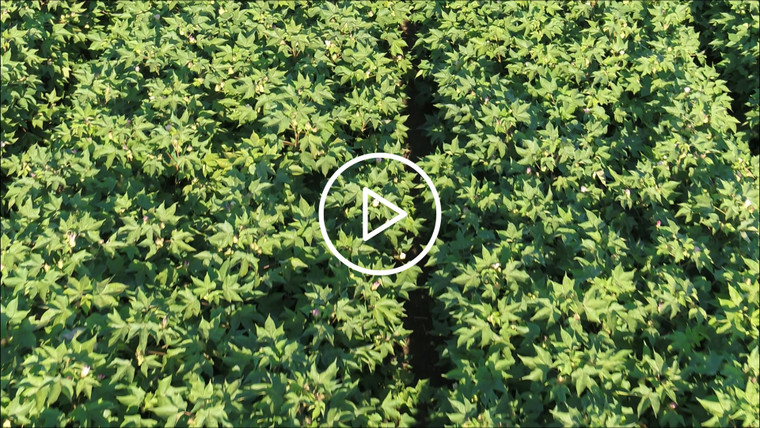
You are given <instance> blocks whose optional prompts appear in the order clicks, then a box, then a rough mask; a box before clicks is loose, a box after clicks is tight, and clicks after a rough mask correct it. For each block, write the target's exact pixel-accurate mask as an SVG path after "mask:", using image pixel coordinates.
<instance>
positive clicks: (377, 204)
mask: <svg viewBox="0 0 760 428" xmlns="http://www.w3.org/2000/svg"><path fill="white" fill-rule="evenodd" d="M379 205H380V201H378V200H377V199H375V200H374V201H372V206H373V207H377V206H379Z"/></svg>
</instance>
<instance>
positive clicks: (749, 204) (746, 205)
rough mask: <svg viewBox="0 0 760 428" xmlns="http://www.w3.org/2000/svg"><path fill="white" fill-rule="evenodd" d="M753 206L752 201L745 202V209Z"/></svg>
mask: <svg viewBox="0 0 760 428" xmlns="http://www.w3.org/2000/svg"><path fill="white" fill-rule="evenodd" d="M751 205H752V201H750V200H749V199H747V200H746V201H744V208H749V207H750V206H751Z"/></svg>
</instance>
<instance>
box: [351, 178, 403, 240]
mask: <svg viewBox="0 0 760 428" xmlns="http://www.w3.org/2000/svg"><path fill="white" fill-rule="evenodd" d="M369 196H372V198H374V199H375V200H377V201H378V202H380V203H382V204H383V205H385V206H386V207H388V208H390V209H391V210H392V211H393V212H395V213H396V217H393V218H392V219H390V220H388V221H386V222H385V224H383V225H382V226H380V227H378V228H377V229H375V230H373V231H372V232H369V210H368V209H367V208H369V207H368V202H369ZM406 216H407V214H406V211H404V210H402V209H401V208H399V207H397V206H396V205H395V204H393V203H391V202H390V201H388V200H387V199H385V198H383V197H382V196H380V195H378V194H377V193H375V192H373V191H371V190H369V189H368V188H366V187H364V188H362V240H363V241H368V240H370V239H372V238H373V237H374V236H377V235H378V234H380V233H382V232H383V231H384V230H385V229H387V228H389V227H391V226H393V225H394V224H396V223H398V222H400V221H401V220H403V219H404V218H405V217H406Z"/></svg>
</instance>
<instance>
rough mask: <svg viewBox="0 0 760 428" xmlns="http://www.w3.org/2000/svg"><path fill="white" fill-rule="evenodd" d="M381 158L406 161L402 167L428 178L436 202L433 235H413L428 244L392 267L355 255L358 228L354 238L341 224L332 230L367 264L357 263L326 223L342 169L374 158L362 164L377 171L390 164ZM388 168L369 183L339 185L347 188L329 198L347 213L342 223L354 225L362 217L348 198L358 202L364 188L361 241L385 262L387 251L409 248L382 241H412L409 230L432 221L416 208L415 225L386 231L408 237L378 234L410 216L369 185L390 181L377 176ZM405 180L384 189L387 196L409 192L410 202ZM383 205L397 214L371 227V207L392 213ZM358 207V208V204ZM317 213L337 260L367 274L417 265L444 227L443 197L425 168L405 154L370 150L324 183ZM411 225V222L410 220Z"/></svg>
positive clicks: (334, 206)
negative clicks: (427, 237)
mask: <svg viewBox="0 0 760 428" xmlns="http://www.w3.org/2000/svg"><path fill="white" fill-rule="evenodd" d="M382 160H390V161H394V162H400V163H401V164H403V166H402V167H401V169H402V170H403V169H404V168H409V169H411V170H412V171H414V173H416V174H417V175H418V176H420V177H421V178H422V180H423V181H424V182H425V184H426V185H427V188H428V190H429V191H430V195H431V196H432V200H433V204H434V205H435V221H434V224H433V227H432V234H431V236H430V238H429V239H428V240H427V241H424V240H423V241H417V239H416V238H417V237H412V238H413V240H414V241H415V242H420V244H419V246H422V242H427V243H426V244H425V246H424V247H423V248H422V249H421V251H419V252H417V251H415V253H416V256H415V257H414V258H413V259H412V260H409V261H407V262H406V263H405V264H403V265H401V266H396V267H393V268H390V269H377V268H375V267H376V266H377V263H378V262H376V261H372V262H370V263H367V260H363V259H361V257H364V256H360V258H359V259H356V258H355V257H356V253H355V251H356V250H351V248H354V249H356V248H358V247H362V246H361V245H356V244H352V243H351V242H352V239H353V240H354V241H353V242H356V241H357V240H358V238H359V237H358V236H356V235H358V230H356V232H355V234H354V235H353V236H355V238H351V234H350V232H349V234H346V231H345V229H343V228H342V227H341V228H339V229H338V230H336V231H332V232H333V233H334V234H336V237H337V238H338V242H339V243H340V245H341V247H342V248H343V249H344V250H348V251H354V252H352V253H351V254H350V256H351V257H354V259H355V260H357V261H359V260H362V261H361V263H362V264H364V265H365V266H360V265H359V264H358V263H356V262H354V261H351V260H349V259H348V258H347V257H346V256H345V255H344V254H341V252H340V251H338V249H337V248H336V247H335V244H334V243H333V241H332V240H331V239H330V231H329V230H327V226H326V222H325V206H326V204H327V200H328V195H329V194H330V190H331V189H332V187H333V185H334V184H335V182H336V181H337V180H338V178H339V177H341V175H342V174H343V173H345V172H346V171H347V170H348V169H349V168H351V167H353V166H355V165H357V164H359V163H361V162H367V161H374V162H372V163H371V164H369V165H365V166H364V167H363V168H364V169H367V168H369V169H373V170H375V171H376V170H377V169H378V168H381V167H379V166H378V165H390V164H387V163H383V162H382ZM359 169H360V170H361V169H362V168H359ZM391 169H397V168H395V167H391ZM386 172H387V169H385V168H383V169H382V170H381V172H380V173H376V175H374V177H376V178H375V181H371V180H370V181H369V182H367V183H366V185H365V183H362V184H360V185H358V186H357V185H356V184H355V183H352V184H351V185H347V184H343V185H339V186H338V187H339V188H340V189H342V190H341V192H344V193H343V194H339V195H336V196H335V197H332V198H330V199H331V201H332V202H331V208H330V209H331V210H332V212H333V213H336V212H337V213H338V215H339V216H340V215H343V214H345V215H346V217H344V218H343V219H342V220H340V221H343V222H344V223H343V224H344V225H354V224H356V222H358V220H359V219H358V218H356V217H358V216H356V217H353V216H352V214H349V213H351V212H355V211H352V210H353V208H351V203H349V202H348V201H352V202H353V203H357V204H358V202H359V201H358V197H359V195H358V193H359V189H361V198H362V200H361V211H362V212H361V217H362V218H361V241H360V242H361V243H364V244H366V248H371V249H374V251H375V252H374V253H372V254H380V255H381V260H386V262H387V261H388V258H387V256H383V255H384V254H387V251H393V252H394V253H395V254H406V253H405V252H406V251H407V249H403V248H388V247H384V246H383V245H384V244H383V243H385V244H387V243H388V242H399V243H400V242H402V241H404V242H407V243H408V242H411V241H410V240H409V238H408V237H409V234H410V233H412V234H413V233H419V232H418V231H420V230H429V226H428V229H425V228H422V229H420V228H419V224H420V222H425V221H427V223H426V224H428V225H429V224H430V219H428V220H424V219H425V217H426V216H419V214H420V212H417V214H416V216H417V217H421V218H415V219H414V220H415V222H414V226H412V227H411V228H409V229H407V227H405V226H404V225H403V224H402V225H399V226H397V227H396V228H394V229H393V233H390V232H389V233H387V234H384V236H386V238H387V236H388V235H394V236H398V235H399V234H401V235H404V234H406V236H407V239H406V240H402V241H397V240H391V241H389V240H388V239H380V238H379V237H378V235H380V234H382V233H383V232H386V231H388V230H389V229H390V228H391V227H393V226H394V225H396V224H398V223H399V222H400V221H402V220H404V219H405V218H407V217H410V216H409V214H408V213H407V212H406V211H404V210H403V209H402V208H400V207H399V206H398V205H396V204H394V203H393V202H391V201H389V200H388V199H386V198H385V197H383V196H381V195H380V194H378V193H377V192H375V191H373V190H372V189H370V187H371V188H375V189H376V190H378V191H380V190H379V189H380V187H381V186H383V185H387V184H388V183H389V182H388V181H386V182H383V181H382V180H384V179H383V178H377V177H380V176H383V177H385V179H387V178H388V176H387V175H383V174H386ZM349 175H350V174H349ZM406 176H412V178H413V176H414V175H413V174H409V172H406ZM378 180H379V181H378ZM403 180H404V181H403V182H399V186H395V187H394V186H391V188H388V187H386V188H385V189H384V191H383V193H384V194H385V195H386V196H388V195H389V193H388V192H393V193H401V194H403V195H406V196H404V198H405V200H406V201H407V203H408V201H409V198H410V197H412V196H410V194H409V193H408V189H409V188H410V185H411V184H410V182H409V181H408V180H409V179H408V178H404V179H403ZM342 181H343V182H346V179H345V177H344V180H342ZM402 184H403V186H401V185H402ZM352 186H353V187H352ZM400 187H403V188H404V189H407V190H406V191H403V190H399V188H400ZM352 188H353V189H356V190H351V189H352ZM345 192H350V193H348V194H346V193H345ZM354 195H355V196H354ZM427 201H428V202H427V203H429V201H430V199H427ZM381 205H382V207H381ZM383 207H384V208H387V209H389V210H390V211H391V213H392V215H393V214H395V215H394V216H393V217H392V218H390V219H389V220H386V221H385V223H384V224H383V225H382V226H380V227H378V228H376V229H372V230H370V229H371V227H370V217H371V216H370V211H373V213H374V212H375V211H381V212H382V213H383V214H381V216H380V217H381V218H387V217H389V216H388V212H387V211H388V210H385V209H383ZM428 207H429V206H428ZM356 208H358V206H357V207H356ZM372 208H375V210H373V209H372ZM426 209H427V210H428V211H429V208H426ZM415 211H417V208H416V209H415ZM317 213H318V216H319V228H320V230H321V232H322V237H323V238H324V240H325V245H326V246H327V248H328V249H329V250H330V252H331V253H332V254H333V255H334V256H335V257H336V258H337V259H338V260H340V262H341V263H343V264H344V265H346V266H348V267H349V268H351V269H353V270H356V271H359V272H361V273H363V274H366V275H393V274H397V273H399V272H402V271H404V270H406V269H409V268H410V267H412V266H414V265H416V264H417V263H419V262H420V261H421V260H422V259H423V258H424V257H425V256H426V255H427V254H428V252H430V250H431V249H432V248H433V245H435V240H436V238H437V237H438V231H439V230H440V228H441V200H440V198H439V197H438V191H437V190H436V189H435V186H434V185H433V181H432V180H431V179H430V177H429V176H428V175H427V174H426V173H425V171H423V170H422V168H420V167H419V166H418V165H417V164H415V163H414V162H412V161H410V160H409V159H406V158H404V157H402V156H399V155H395V154H391V153H371V154H366V155H362V156H359V157H357V158H354V159H352V160H350V161H348V162H347V163H345V164H343V165H342V166H341V167H340V168H338V170H337V171H335V172H334V173H333V174H332V175H331V176H330V178H329V179H328V180H327V184H326V185H325V187H324V189H323V190H322V195H321V197H320V199H319V209H318V211H317ZM427 217H430V216H429V215H428V216H427ZM330 219H331V224H335V221H336V218H334V217H333V216H332V215H331V217H330ZM357 226H358V225H357ZM409 226H411V224H410V225H409ZM350 230H351V229H350V227H349V231H350ZM376 237H377V238H376ZM372 238H375V239H374V240H373V239H372ZM393 239H396V238H393ZM399 245H401V244H399ZM407 245H408V244H407ZM415 245H416V244H415ZM415 250H416V248H415ZM383 257H386V258H385V259H383ZM391 260H393V259H391ZM395 260H404V257H397V258H396V259H395ZM367 264H370V265H374V266H373V268H369V267H366V265H367ZM381 266H382V265H381Z"/></svg>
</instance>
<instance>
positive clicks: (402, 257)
mask: <svg viewBox="0 0 760 428" xmlns="http://www.w3.org/2000/svg"><path fill="white" fill-rule="evenodd" d="M398 258H399V259H401V260H404V259H406V253H404V252H401V254H399V255H398Z"/></svg>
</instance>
